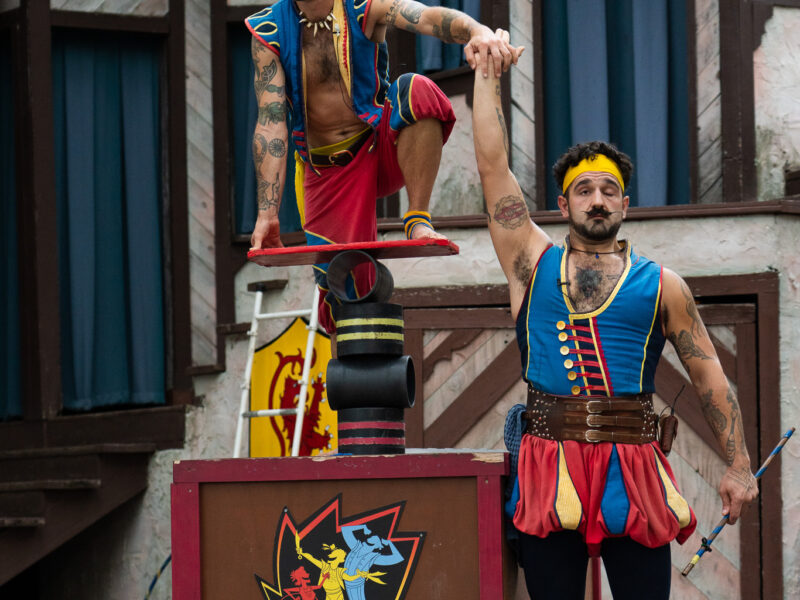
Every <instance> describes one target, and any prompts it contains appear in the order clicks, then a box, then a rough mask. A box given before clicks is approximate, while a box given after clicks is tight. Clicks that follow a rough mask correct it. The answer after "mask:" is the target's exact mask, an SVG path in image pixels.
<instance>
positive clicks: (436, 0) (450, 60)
mask: <svg viewBox="0 0 800 600" xmlns="http://www.w3.org/2000/svg"><path fill="white" fill-rule="evenodd" d="M421 2H422V3H423V4H427V5H428V6H445V7H447V8H455V9H456V10H460V11H462V12H465V13H467V14H468V15H469V16H470V17H472V18H473V19H475V20H476V21H480V17H481V2H480V0H421ZM416 37H417V69H416V71H417V73H433V72H436V71H445V70H447V69H455V68H456V67H459V66H461V65H463V64H466V61H465V60H464V50H463V47H462V46H461V45H460V44H444V43H442V42H440V41H439V40H437V39H436V38H434V37H431V36H429V35H418V36H416Z"/></svg>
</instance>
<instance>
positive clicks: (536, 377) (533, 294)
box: [517, 244, 665, 396]
mask: <svg viewBox="0 0 800 600" xmlns="http://www.w3.org/2000/svg"><path fill="white" fill-rule="evenodd" d="M625 252H626V261H627V262H626V266H625V269H624V271H623V272H622V275H621V276H620V279H619V281H618V282H617V285H616V287H615V288H614V290H613V291H612V292H611V294H610V296H609V297H608V299H607V300H606V301H605V302H604V303H603V305H602V306H600V307H599V308H598V309H597V310H594V311H592V312H590V313H578V312H576V311H575V309H574V307H573V305H572V302H571V301H570V299H569V297H568V296H567V294H566V291H567V290H566V286H562V285H560V283H561V282H562V281H566V279H567V277H566V251H565V249H564V248H563V247H557V246H551V247H550V248H548V249H547V250H546V251H545V252H544V253H543V254H542V256H541V258H540V259H539V264H538V265H537V266H536V269H535V270H534V273H533V277H532V279H531V283H530V287H529V289H528V291H527V293H526V295H525V298H524V300H523V303H522V308H521V309H520V312H519V315H518V317H517V343H518V344H519V348H520V353H521V354H522V370H523V377H524V379H525V380H526V381H527V382H528V383H529V384H531V385H532V386H533V387H535V388H537V389H539V390H542V391H545V392H547V393H550V394H555V395H560V396H629V395H635V394H638V393H641V392H653V391H655V384H654V378H655V370H656V366H657V364H658V359H659V357H660V356H661V351H662V350H663V348H664V341H665V339H664V335H663V333H662V330H661V319H660V313H659V306H660V303H661V266H660V265H657V264H656V263H654V262H652V261H650V260H648V259H646V258H644V257H642V256H638V255H636V254H635V253H634V252H633V250H632V249H631V246H630V244H626V249H625Z"/></svg>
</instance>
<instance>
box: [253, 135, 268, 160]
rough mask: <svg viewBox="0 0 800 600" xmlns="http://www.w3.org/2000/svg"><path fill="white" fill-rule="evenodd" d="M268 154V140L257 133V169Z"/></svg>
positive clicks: (255, 138)
mask: <svg viewBox="0 0 800 600" xmlns="http://www.w3.org/2000/svg"><path fill="white" fill-rule="evenodd" d="M266 154H267V138H265V137H264V136H263V135H261V134H260V133H257V134H255V135H254V136H253V161H254V162H255V164H256V168H257V167H258V165H260V164H261V161H262V160H264V156H266Z"/></svg>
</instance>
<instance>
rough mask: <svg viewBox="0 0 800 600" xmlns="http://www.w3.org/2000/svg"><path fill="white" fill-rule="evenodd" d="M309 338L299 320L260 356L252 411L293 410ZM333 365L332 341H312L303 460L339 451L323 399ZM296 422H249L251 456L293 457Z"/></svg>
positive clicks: (275, 419) (262, 419)
mask: <svg viewBox="0 0 800 600" xmlns="http://www.w3.org/2000/svg"><path fill="white" fill-rule="evenodd" d="M307 338H308V330H307V329H306V322H305V321H304V320H303V319H301V318H297V319H295V321H294V322H293V323H292V324H291V325H289V327H288V328H286V330H284V332H283V333H282V334H281V335H279V336H278V337H277V338H275V339H274V340H272V341H271V342H269V343H267V344H266V345H264V346H262V347H261V348H259V349H258V350H256V352H255V355H254V356H253V372H252V375H251V377H250V410H264V409H273V408H295V407H296V406H297V402H298V400H299V399H300V380H301V379H302V375H303V361H304V360H305V356H304V353H305V348H306V341H307ZM330 359H331V341H330V338H329V337H328V336H327V335H325V333H323V332H318V333H317V335H316V337H315V339H314V354H313V355H312V361H311V368H310V370H309V374H308V382H309V383H308V392H307V397H306V410H305V417H304V418H303V433H302V437H301V440H300V456H315V455H318V454H320V453H324V452H329V451H331V450H332V449H335V448H336V447H337V446H338V439H337V428H336V412H335V411H333V410H331V407H330V405H329V404H328V398H327V395H326V393H325V371H326V369H327V368H328V361H329V360H330ZM295 421H296V417H295V415H288V416H284V417H256V418H253V419H250V456H253V457H263V456H291V454H292V437H293V436H294V427H295Z"/></svg>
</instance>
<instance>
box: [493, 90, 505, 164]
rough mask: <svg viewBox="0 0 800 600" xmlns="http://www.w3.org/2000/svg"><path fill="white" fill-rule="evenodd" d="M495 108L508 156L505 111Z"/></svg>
mask: <svg viewBox="0 0 800 600" xmlns="http://www.w3.org/2000/svg"><path fill="white" fill-rule="evenodd" d="M498 87H500V86H498ZM494 109H495V111H497V120H498V122H499V123H500V131H502V132H503V148H505V149H506V156H508V130H507V129H506V120H505V119H504V118H503V113H502V112H500V109H499V108H497V107H496V106H495V108H494Z"/></svg>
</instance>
